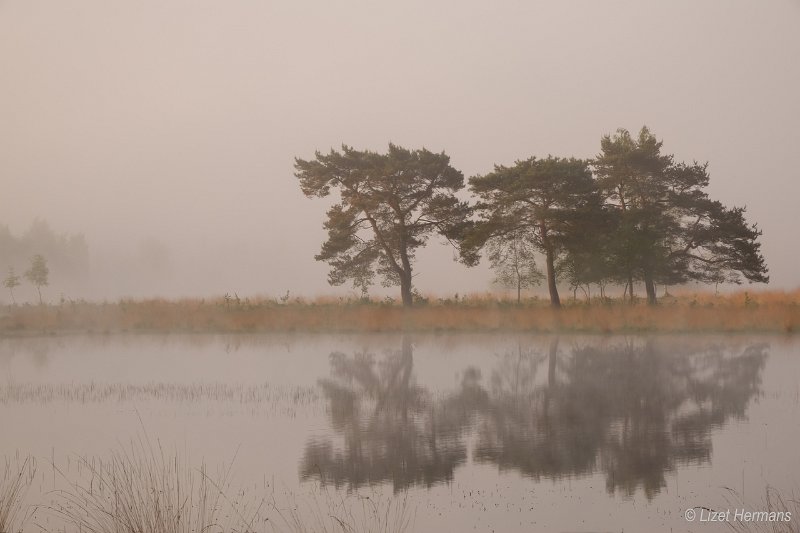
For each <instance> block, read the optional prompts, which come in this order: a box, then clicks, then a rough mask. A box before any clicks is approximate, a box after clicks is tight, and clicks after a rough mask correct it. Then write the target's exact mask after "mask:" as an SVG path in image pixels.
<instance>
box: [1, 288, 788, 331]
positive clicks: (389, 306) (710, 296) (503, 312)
mask: <svg viewBox="0 0 800 533" xmlns="http://www.w3.org/2000/svg"><path fill="white" fill-rule="evenodd" d="M577 295H578V293H577V291H576V292H574V293H573V298H571V299H570V300H569V301H565V302H564V305H563V307H562V308H561V309H559V310H554V309H551V307H550V305H549V303H548V302H547V301H544V300H542V299H539V298H530V299H526V300H522V302H520V303H517V302H516V297H515V296H516V295H515V296H514V297H513V298H505V297H498V296H497V295H491V294H485V295H473V296H459V295H455V296H454V297H451V298H434V297H431V296H428V297H423V296H421V295H418V294H417V296H416V298H417V300H416V304H415V307H413V308H410V309H409V308H406V307H404V306H401V305H400V304H399V303H398V302H395V301H394V300H392V299H390V298H386V299H384V300H376V299H369V298H347V299H346V298H339V299H336V298H319V299H315V300H305V299H302V298H289V297H288V296H287V297H281V298H280V299H267V298H254V299H250V298H244V299H242V298H238V297H237V298H236V299H233V298H230V297H224V298H220V299H210V300H204V299H198V300H193V299H185V300H173V301H170V300H162V299H152V300H120V301H119V302H115V303H108V302H106V303H90V302H83V301H81V302H75V301H69V302H62V303H61V304H60V305H54V306H47V305H44V306H38V305H37V306H16V307H9V308H7V309H6V311H5V313H4V314H0V335H5V336H9V335H41V334H51V333H70V332H75V333H87V332H88V333H136V332H198V333H200V332H273V331H305V332H384V331H385V332H388V331H401V330H406V331H472V332H476V331H534V332H536V331H538V332H573V333H581V332H585V333H625V332H629V333H641V332H654V333H657V332H663V333H673V332H707V333H711V332H722V333H724V332H769V333H794V332H797V331H800V291H794V292H777V291H776V292H756V293H752V292H740V293H733V294H728V295H718V294H714V293H687V294H682V295H667V296H664V297H662V298H661V302H660V303H659V305H656V306H649V305H641V304H634V305H631V304H630V303H629V302H627V301H622V300H621V299H619V298H617V299H613V298H610V297H607V296H606V297H595V298H585V299H581V298H579V297H578V296H577Z"/></svg>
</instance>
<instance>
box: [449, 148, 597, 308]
mask: <svg viewBox="0 0 800 533" xmlns="http://www.w3.org/2000/svg"><path fill="white" fill-rule="evenodd" d="M470 188H471V189H472V191H473V192H474V193H475V194H476V195H478V197H479V199H480V200H479V203H478V205H477V207H476V209H477V212H478V213H479V215H480V220H479V221H478V222H477V223H476V224H475V225H474V227H473V228H471V230H470V231H469V232H468V233H467V234H466V236H465V238H464V240H463V243H462V244H463V245H462V259H463V260H464V261H465V262H466V263H468V264H474V263H475V262H477V261H478V260H479V258H480V256H479V250H480V248H481V247H483V246H484V245H485V244H486V243H487V242H488V241H490V240H491V239H507V238H508V236H514V235H523V236H524V238H525V240H526V241H527V242H530V243H532V245H533V246H534V247H535V248H536V249H537V250H538V251H539V252H541V253H542V254H544V256H545V266H546V271H547V284H548V289H549V292H550V302H551V304H552V305H553V306H554V307H558V306H560V298H559V295H558V289H557V286H556V269H555V263H556V260H557V258H558V257H559V256H560V255H561V254H562V253H564V251H565V250H566V249H567V246H568V245H569V243H570V242H573V241H575V239H576V235H577V234H578V233H579V232H580V231H581V230H582V229H583V228H582V226H583V224H584V223H585V221H587V220H589V219H590V218H591V216H592V215H591V213H593V212H596V211H597V210H599V201H598V200H599V198H598V197H597V195H596V194H595V192H594V183H593V180H592V175H591V172H590V171H589V168H588V166H587V163H586V162H585V161H583V160H580V159H574V158H569V159H566V158H560V157H552V156H548V157H547V158H546V159H537V158H535V157H531V158H530V159H526V160H523V161H517V162H516V163H515V164H514V166H512V167H505V166H495V169H494V172H491V173H489V174H486V175H485V176H475V177H473V178H471V179H470Z"/></svg>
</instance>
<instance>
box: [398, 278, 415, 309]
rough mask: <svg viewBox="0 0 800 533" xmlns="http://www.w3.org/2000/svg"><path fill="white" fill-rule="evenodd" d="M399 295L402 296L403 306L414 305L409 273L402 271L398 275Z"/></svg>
mask: <svg viewBox="0 0 800 533" xmlns="http://www.w3.org/2000/svg"><path fill="white" fill-rule="evenodd" d="M400 296H401V297H402V298H403V307H411V306H412V305H414V295H413V294H412V292H411V273H410V272H409V273H405V272H404V273H403V274H402V275H401V276H400Z"/></svg>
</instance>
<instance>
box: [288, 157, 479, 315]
mask: <svg viewBox="0 0 800 533" xmlns="http://www.w3.org/2000/svg"><path fill="white" fill-rule="evenodd" d="M295 169H296V172H295V175H296V176H297V178H298V179H299V180H300V187H301V189H302V190H303V193H304V194H305V195H306V196H308V197H313V196H318V197H324V196H328V195H329V194H330V193H331V191H332V190H336V191H337V192H338V193H339V203H337V204H335V205H333V206H332V207H331V208H330V209H329V210H328V218H327V220H326V221H325V229H326V230H327V231H328V240H327V241H326V242H325V243H323V245H322V250H321V252H320V253H319V254H318V255H317V256H316V259H317V260H318V261H325V262H326V263H328V264H329V265H330V267H331V270H330V274H329V277H328V281H329V282H330V283H331V284H332V285H340V284H342V283H344V282H346V281H347V280H352V282H353V284H354V286H356V287H360V288H361V289H362V290H364V291H366V289H367V287H368V286H369V285H370V284H371V283H372V281H373V279H374V278H375V276H376V275H380V276H382V278H383V283H384V285H387V286H389V285H400V287H401V294H402V299H403V304H404V305H411V304H412V301H413V290H412V282H411V280H412V263H413V261H414V253H415V251H416V249H417V248H419V247H421V246H424V245H425V243H426V242H427V240H428V239H429V238H430V236H431V235H434V234H439V235H442V236H444V237H445V238H447V239H449V240H452V239H455V238H456V237H457V236H458V235H459V234H460V233H461V232H462V231H463V228H464V227H465V225H466V219H467V217H468V215H469V211H470V209H469V206H468V205H467V204H466V203H465V202H461V201H459V200H458V199H457V198H456V196H455V193H456V192H457V191H459V190H461V189H462V188H463V187H464V176H463V174H462V173H461V172H460V171H458V170H456V169H455V168H453V167H452V166H450V158H449V157H448V156H447V155H446V154H444V153H439V154H436V153H433V152H430V151H428V150H426V149H424V148H423V149H421V150H408V149H405V148H402V147H399V146H396V145H393V144H390V145H389V150H388V152H387V153H385V154H379V153H376V152H371V151H358V150H354V149H353V148H351V147H349V146H342V150H341V152H339V151H336V150H331V151H330V153H329V154H322V153H320V152H317V153H316V154H315V158H314V159H312V160H308V161H306V160H303V159H295Z"/></svg>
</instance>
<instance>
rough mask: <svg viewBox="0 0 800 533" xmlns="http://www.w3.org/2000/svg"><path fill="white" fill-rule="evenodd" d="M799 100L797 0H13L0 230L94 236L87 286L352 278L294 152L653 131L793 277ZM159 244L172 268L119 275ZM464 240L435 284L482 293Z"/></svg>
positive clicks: (245, 290)
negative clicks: (741, 213)
mask: <svg viewBox="0 0 800 533" xmlns="http://www.w3.org/2000/svg"><path fill="white" fill-rule="evenodd" d="M799 95H800V3H798V1H797V0H774V1H765V2H753V1H750V0H747V1H745V0H741V1H731V0H726V1H716V0H703V1H697V0H685V1H680V0H679V1H669V2H664V1H659V2H656V1H642V0H636V1H624V2H623V1H600V0H598V1H584V2H564V1H549V2H533V1H531V2H522V1H498V2H474V1H465V0H457V1H456V0H452V1H432V0H427V1H416V0H409V1H404V2H391V3H389V2H376V1H318V2H310V1H298V0H295V1H285V2H272V1H266V0H261V1H255V0H252V1H235V0H232V1H226V2H220V1H213V2H210V1H201V0H191V1H188V0H185V1H177V0H176V1H163V0H137V1H128V2H116V1H115V2H112V1H108V0H92V1H89V0H70V1H65V2H50V1H48V2H42V1H36V0H18V1H12V0H0V191H1V192H0V224H8V225H9V226H10V227H11V228H12V230H14V231H17V232H19V231H22V230H24V229H25V228H26V227H27V226H28V225H29V224H30V223H31V221H32V220H33V219H34V218H35V217H37V216H38V217H43V218H45V219H47V220H48V221H49V222H50V224H51V225H52V226H53V227H54V228H56V229H58V230H61V231H70V232H81V233H84V234H85V235H86V238H87V241H88V243H89V249H90V253H91V254H92V257H93V262H94V264H95V266H94V267H93V268H94V269H95V272H96V273H97V280H96V281H97V283H96V286H95V287H93V289H92V291H93V294H92V295H93V296H94V297H97V296H98V295H107V296H108V297H117V296H119V295H120V294H126V293H128V294H136V295H144V294H154V293H164V294H165V295H171V296H172V295H190V294H196V295H208V294H219V293H222V292H225V291H234V290H235V291H238V292H239V293H240V294H254V293H262V294H278V293H283V292H285V291H286V290H291V291H292V292H293V293H302V294H307V295H314V294H319V293H339V294H341V293H342V291H341V290H339V291H335V290H334V289H332V288H329V287H328V285H327V283H326V273H327V266H326V265H324V264H321V263H316V262H315V261H314V260H313V256H314V254H316V253H317V252H318V250H319V246H320V244H321V242H322V240H323V238H324V232H323V230H322V221H323V218H324V212H325V208H326V205H327V203H326V202H325V201H321V200H316V201H314V200H308V199H306V198H305V197H303V196H302V194H301V193H300V190H299V187H298V186H297V183H296V179H295V178H294V177H293V166H292V165H293V157H294V156H301V157H312V156H313V153H314V150H316V149H320V150H327V149H329V148H330V147H331V146H339V145H340V144H341V143H343V142H344V143H347V144H350V145H353V146H355V147H357V148H370V149H376V150H383V149H384V148H385V146H386V144H387V143H388V142H389V141H393V142H395V143H399V144H401V145H404V146H408V147H412V148H414V147H421V146H425V147H427V148H429V149H431V150H435V151H439V150H445V151H446V152H447V153H448V154H449V155H450V156H451V158H452V164H453V165H454V166H455V167H456V168H459V169H461V170H462V171H463V172H464V174H465V175H466V176H470V175H474V174H476V173H483V172H486V171H488V170H490V169H491V167H492V165H493V164H494V163H511V162H513V160H515V159H517V158H525V157H528V156H530V155H547V154H548V153H552V154H555V155H574V156H578V157H591V156H593V155H595V154H596V153H597V152H598V150H599V141H600V137H601V135H602V134H604V133H609V132H613V131H614V130H615V129H616V128H618V127H626V128H628V129H630V130H632V131H636V130H638V129H639V128H640V127H641V126H642V125H643V124H647V125H648V126H649V127H650V128H651V129H652V130H653V131H654V132H655V134H656V135H657V136H658V137H660V138H662V139H663V140H664V142H665V144H664V146H665V150H666V151H667V152H670V153H674V154H676V156H677V157H678V158H679V159H685V160H693V159H697V160H701V161H706V160H707V161H709V162H710V171H711V187H710V190H711V193H712V195H713V196H714V197H716V198H718V199H720V200H722V201H723V202H724V203H725V204H727V205H746V206H747V208H748V217H749V219H750V220H751V221H754V222H758V223H759V225H760V227H761V228H763V230H764V237H763V243H764V246H763V251H764V254H765V256H766V259H767V262H768V264H769V266H770V270H771V275H772V285H774V286H775V287H777V288H793V287H796V286H798V285H800V269H797V268H796V263H797V259H798V257H800V253H799V252H798V245H797V241H798V239H797V236H796V233H797V229H796V226H797V223H796V218H797V215H796V212H797V209H796V202H797V201H798V197H799V196H800V180H799V179H798V177H799V176H798V167H797V163H796V154H797V152H798V146H800V127H798V125H799V124H800V96H799ZM162 248H165V249H166V250H167V255H168V257H167V260H166V264H168V265H169V269H170V270H171V271H172V272H171V274H169V275H167V274H163V275H156V276H155V277H154V278H152V279H151V277H149V276H150V275H152V274H147V275H145V274H146V273H147V272H149V271H148V270H147V269H146V268H145V269H143V270H141V274H139V273H137V271H134V272H124V271H125V268H126V267H130V265H136V264H138V263H137V260H138V259H141V258H142V257H141V256H142V255H143V254H144V255H145V256H146V255H147V251H148V250H154V249H155V250H156V251H157V252H159V250H162ZM162 251H163V250H162ZM159 253H160V252H159ZM451 257H452V252H451V251H449V250H447V249H446V248H445V247H441V246H438V245H436V244H435V243H434V242H432V244H431V246H429V249H428V250H426V251H424V252H423V253H421V254H419V260H418V263H417V266H416V271H417V272H418V276H417V278H416V283H417V285H418V286H419V288H420V289H421V290H423V291H435V292H438V293H444V294H446V293H453V292H456V291H458V292H467V291H479V290H484V289H486V288H488V284H489V281H490V279H491V274H490V273H489V272H488V271H487V270H486V269H485V268H478V269H473V270H467V269H466V268H465V267H463V266H461V265H459V264H456V263H453V262H452V261H451ZM161 259H163V257H162V258H161ZM144 260H145V263H147V261H146V260H147V257H144ZM162 262H163V261H162ZM111 270H117V271H118V272H120V274H119V277H118V278H116V279H115V278H114V277H113V276H110V275H109V271H111ZM54 290H57V288H54ZM344 292H346V291H344Z"/></svg>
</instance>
